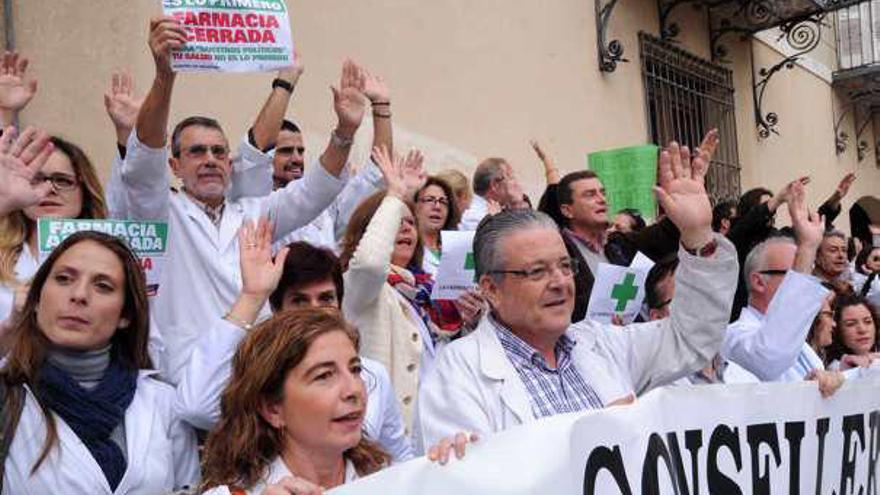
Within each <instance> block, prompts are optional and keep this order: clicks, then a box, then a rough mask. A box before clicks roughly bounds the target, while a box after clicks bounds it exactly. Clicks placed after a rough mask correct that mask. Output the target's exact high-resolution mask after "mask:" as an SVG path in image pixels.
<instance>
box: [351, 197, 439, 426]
mask: <svg viewBox="0 0 880 495" xmlns="http://www.w3.org/2000/svg"><path fill="white" fill-rule="evenodd" d="M407 211H408V207H407V206H406V204H405V203H404V202H403V201H401V200H400V199H398V198H396V197H394V196H386V197H385V199H383V200H382V204H381V205H379V208H378V209H377V210H376V213H375V214H374V215H373V218H372V219H371V220H370V224H369V225H368V226H367V229H366V231H365V232H364V236H363V237H362V238H361V241H360V243H359V244H358V247H357V249H356V250H355V252H354V255H353V256H352V258H351V260H350V261H349V264H348V270H347V271H346V272H345V274H344V275H343V278H344V283H345V297H344V298H343V300H342V312H343V314H344V315H345V318H346V319H347V320H348V321H349V322H351V323H352V324H353V325H354V326H356V327H357V329H358V331H359V332H360V335H361V353H362V354H363V355H364V356H367V357H369V358H372V359H375V360H376V361H379V362H380V363H382V364H384V365H385V367H386V368H388V373H389V374H390V375H391V384H392V385H393V386H394V393H395V395H396V396H397V400H398V402H399V403H400V407H401V412H402V413H403V420H404V422H405V425H406V431H407V434H409V433H410V432H411V431H412V421H413V415H414V413H415V402H416V396H417V393H418V390H419V367H420V366H421V355H422V346H423V343H422V338H421V335H420V334H419V328H418V327H417V326H416V323H415V322H414V321H413V320H412V319H411V316H410V315H411V310H410V309H409V308H407V307H406V306H404V304H406V303H404V302H402V301H401V299H400V298H399V296H398V295H397V291H396V290H395V289H394V288H393V287H392V286H391V285H390V284H389V283H388V274H389V272H390V270H391V254H392V252H393V251H394V240H395V238H396V237H397V231H398V230H399V229H400V220H401V218H403V215H404V214H405V213H406V212H407ZM419 323H421V322H419Z"/></svg>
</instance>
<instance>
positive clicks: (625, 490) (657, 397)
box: [330, 378, 880, 495]
mask: <svg viewBox="0 0 880 495" xmlns="http://www.w3.org/2000/svg"><path fill="white" fill-rule="evenodd" d="M450 407H454V405H452V404H450ZM878 457H880V379H878V378H870V379H860V380H853V381H852V382H851V383H847V384H846V385H845V386H844V387H843V388H842V389H841V390H839V391H838V392H837V393H836V394H835V395H834V396H833V397H831V398H829V399H823V398H822V397H821V396H820V395H819V392H818V390H817V388H816V384H815V383H814V382H802V383H788V384H782V383H762V384H754V385H728V386H710V385H704V386H695V387H675V388H667V389H661V390H657V391H654V392H652V393H650V394H648V395H646V396H644V397H642V398H640V399H639V400H638V402H637V403H636V404H634V405H630V406H618V407H614V408H609V409H604V410H599V411H593V412H588V413H580V414H568V415H562V416H557V417H554V418H549V419H546V420H541V421H538V422H535V423H531V424H528V425H524V426H521V427H518V428H515V429H511V430H508V431H505V432H502V433H500V434H498V435H495V436H492V437H490V438H484V439H482V441H480V442H478V443H476V444H474V445H472V446H469V448H468V452H467V455H466V456H465V458H464V459H463V460H461V461H456V460H451V461H450V463H449V464H448V465H446V466H440V465H436V464H432V463H429V462H428V461H427V460H425V459H424V458H421V459H417V460H414V461H410V462H408V463H405V464H402V465H400V466H395V467H393V468H390V469H387V470H384V471H382V472H379V473H377V474H375V475H373V476H369V477H366V478H364V479H362V480H360V481H357V482H355V483H351V484H349V485H346V486H343V487H340V488H338V489H336V490H333V491H332V492H330V493H332V494H334V495H366V494H387V493H406V494H408V495H418V494H421V495H434V494H436V495H441V494H442V495H449V494H455V495H466V494H474V495H476V494H485V493H492V494H523V495H525V494H536V493H552V494H560V495H568V494H570V495H575V494H577V495H594V494H595V495H599V494H601V495H617V494H622V495H630V494H643V495H647V494H676V495H684V494H687V495H695V494H698V493H699V494H718V495H736V494H754V495H759V494H785V495H794V494H803V495H813V494H823V495H824V494H828V495H831V494H834V495H849V494H854V495H876V494H877V493H878V483H880V479H878V471H877V460H878Z"/></svg>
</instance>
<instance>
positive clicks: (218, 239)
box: [178, 192, 244, 253]
mask: <svg viewBox="0 0 880 495" xmlns="http://www.w3.org/2000/svg"><path fill="white" fill-rule="evenodd" d="M178 194H179V195H180V197H181V199H183V201H182V203H183V205H184V208H185V211H186V214H187V216H188V217H189V218H190V219H191V220H192V221H194V222H195V223H196V224H197V225H198V226H199V227H200V228H201V229H202V232H203V234H204V236H205V238H206V239H208V240H210V242H211V244H212V245H213V246H214V248H215V249H217V250H218V252H221V253H222V252H224V251H226V249H228V248H229V247H230V245H231V244H232V242H233V241H235V239H236V237H237V236H238V229H239V228H240V227H241V223H242V221H243V220H244V214H243V212H242V207H241V205H240V204H238V203H237V202H233V201H227V202H226V206H225V207H224V209H223V215H222V216H221V217H220V228H219V229H218V228H217V227H216V226H214V224H213V223H212V222H211V219H210V218H208V215H207V214H206V213H205V212H204V210H202V208H201V207H199V205H198V204H196V202H195V200H193V198H190V197H189V195H187V194H186V193H185V192H180V193H178Z"/></svg>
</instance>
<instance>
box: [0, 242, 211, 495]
mask: <svg viewBox="0 0 880 495" xmlns="http://www.w3.org/2000/svg"><path fill="white" fill-rule="evenodd" d="M149 329H150V321H149V310H148V308H147V294H146V286H145V283H144V276H143V272H142V270H141V267H140V263H139V262H138V260H137V258H135V256H134V254H132V252H131V251H130V250H129V249H128V247H127V246H126V245H125V243H124V242H123V241H121V240H119V239H117V238H115V237H113V236H110V235H107V234H103V233H99V232H91V231H85V232H78V233H76V234H73V235H71V236H70V237H68V238H67V239H66V240H64V241H63V242H62V243H61V244H60V245H59V246H58V247H57V248H56V249H55V250H54V251H53V252H52V254H51V255H50V256H49V257H48V258H47V259H46V262H45V263H44V264H43V265H42V266H41V267H40V268H39V270H38V271H37V273H36V275H35V276H34V279H33V283H32V284H31V287H30V290H29V292H28V294H27V300H26V302H25V303H24V308H23V309H22V313H21V317H20V318H18V319H17V321H16V324H15V327H14V328H13V330H12V339H11V341H12V344H11V346H10V350H9V353H8V354H7V355H6V358H5V362H4V363H3V366H2V369H0V397H2V402H0V408H2V410H3V412H4V414H3V415H2V416H3V418H4V423H3V424H2V428H3V430H2V431H3V432H4V435H3V440H4V441H6V442H8V444H7V446H8V451H7V452H6V453H7V455H6V457H5V459H4V461H5V462H4V465H3V485H2V493H3V494H19V493H89V494H106V495H110V494H111V493H112V494H135V493H139V494H143V493H168V492H170V491H172V490H176V489H181V488H186V487H187V486H192V485H194V484H195V483H196V482H197V481H198V479H199V461H198V455H197V451H196V438H195V434H194V432H193V430H192V429H191V428H189V427H187V426H186V425H185V424H183V423H182V422H181V421H180V419H179V415H178V414H177V411H176V407H175V400H176V397H177V394H176V392H175V390H174V389H173V388H172V387H170V386H169V385H167V384H165V383H163V382H160V381H159V380H158V379H157V378H156V376H155V375H156V371H153V366H152V363H151V361H150V357H149V355H148V353H147V342H148V340H149V335H148V334H149Z"/></svg>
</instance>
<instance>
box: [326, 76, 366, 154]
mask: <svg viewBox="0 0 880 495" xmlns="http://www.w3.org/2000/svg"><path fill="white" fill-rule="evenodd" d="M365 86H366V78H365V76H364V73H363V71H361V70H360V69H359V68H358V66H357V65H355V63H354V62H352V61H351V60H346V61H345V62H344V63H343V64H342V76H341V77H340V79H339V87H338V88H337V87H334V86H331V87H330V90H331V91H333V109H334V110H335V111H336V117H337V118H338V119H339V130H340V131H341V132H342V133H344V134H345V135H344V136H343V137H346V138H352V137H354V133H355V131H357V128H358V127H360V125H361V120H363V118H364V112H365V111H366V108H367V102H366V100H367V98H366V96H364V88H365Z"/></svg>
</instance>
